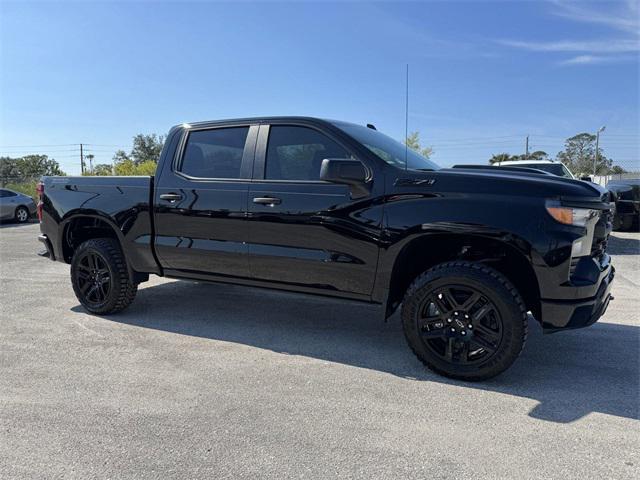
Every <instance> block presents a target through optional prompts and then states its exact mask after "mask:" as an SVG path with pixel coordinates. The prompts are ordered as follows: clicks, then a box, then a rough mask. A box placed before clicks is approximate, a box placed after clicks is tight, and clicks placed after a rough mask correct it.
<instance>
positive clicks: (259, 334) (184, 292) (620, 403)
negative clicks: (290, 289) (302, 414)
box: [74, 281, 640, 423]
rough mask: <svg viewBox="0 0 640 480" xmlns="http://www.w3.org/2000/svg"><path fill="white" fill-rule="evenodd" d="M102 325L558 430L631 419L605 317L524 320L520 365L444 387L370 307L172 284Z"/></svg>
mask: <svg viewBox="0 0 640 480" xmlns="http://www.w3.org/2000/svg"><path fill="white" fill-rule="evenodd" d="M74 309H77V310H78V311H82V310H81V308H80V307H79V306H78V307H74ZM609 315H610V313H609ZM108 318H109V320H111V321H114V322H121V323H124V324H128V325H134V326H138V327H142V328H151V329H157V330H163V331H167V332H173V333H176V334H181V335H192V336H197V337H202V338H208V339H215V340H221V341H225V342H234V343H240V344H244V345H250V346H253V347H257V348H262V349H268V350H271V351H274V352H279V353H282V354H286V355H303V356H306V357H312V358H316V359H321V360H325V361H330V362H336V363H342V364H345V365H351V366H355V367H359V368H366V369H373V370H378V371H381V372H386V373H389V374H392V375H396V376H399V377H403V378H407V379H411V380H414V381H416V380H418V381H427V382H436V383H448V384H456V385H465V386H467V387H469V388H474V389H481V390H488V391H494V392H500V393H505V394H509V395H516V396H520V397H526V398H530V399H534V400H537V401H538V402H539V404H538V405H537V406H536V407H535V408H534V409H533V410H532V411H531V412H530V413H529V416H531V417H533V418H537V419H540V420H547V421H552V422H560V423H566V422H571V421H574V420H577V419H579V418H581V417H583V416H585V415H587V414H589V413H592V412H599V413H605V414H609V415H615V416H619V417H627V418H633V419H639V407H638V398H639V396H638V395H639V391H640V386H639V382H640V368H639V367H640V365H639V356H638V352H639V351H640V328H638V327H636V326H629V325H618V324H611V323H606V316H605V319H604V320H605V321H604V322H601V323H598V324H596V325H594V326H593V327H590V328H588V329H584V330H579V331H569V332H562V333H557V334H553V335H544V336H543V335H542V332H541V329H540V328H539V326H538V324H537V323H536V322H535V321H534V320H530V327H531V328H530V335H529V339H528V341H527V345H526V347H525V350H524V352H523V355H522V356H521V358H519V359H518V361H516V363H515V364H514V365H513V366H512V367H511V368H510V369H509V370H508V371H507V372H505V373H504V374H502V375H501V376H499V377H497V378H495V379H492V380H490V381H487V382H482V383H465V382H459V381H454V380H449V379H446V378H443V377H440V376H438V375H436V374H434V373H432V372H430V371H429V370H427V369H426V368H425V367H423V366H422V364H421V363H420V362H419V361H418V360H417V359H416V358H415V357H414V356H413V354H412V353H411V351H410V350H409V348H408V347H407V345H406V343H405V340H404V337H403V334H402V329H401V326H400V322H399V318H398V314H397V313H396V314H395V315H394V317H393V318H392V319H391V320H390V321H389V322H387V323H384V322H382V320H381V316H380V312H379V310H378V308H376V307H373V306H370V305H367V304H360V303H355V302H346V301H340V300H334V299H329V298H323V297H317V296H311V295H305V296H300V295H296V294H291V293H286V292H272V291H268V290H262V289H250V288H244V287H235V286H230V285H212V284H203V283H193V282H187V281H174V282H168V283H162V284H159V285H155V286H149V287H147V288H143V289H141V291H140V293H139V295H138V298H137V300H136V302H134V304H133V305H132V306H131V307H130V308H129V309H128V310H126V311H125V312H122V313H120V314H118V315H114V316H109V317H108Z"/></svg>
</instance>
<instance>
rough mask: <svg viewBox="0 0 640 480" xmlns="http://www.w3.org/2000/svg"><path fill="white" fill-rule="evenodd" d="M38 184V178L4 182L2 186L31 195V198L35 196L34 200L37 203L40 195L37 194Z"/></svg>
mask: <svg viewBox="0 0 640 480" xmlns="http://www.w3.org/2000/svg"><path fill="white" fill-rule="evenodd" d="M36 185H38V180H27V181H24V182H15V183H13V182H12V183H4V184H3V185H2V188H7V189H9V190H13V191H14V192H19V193H24V194H25V195H29V196H30V197H31V198H33V201H34V202H36V203H37V202H38V197H37V195H36Z"/></svg>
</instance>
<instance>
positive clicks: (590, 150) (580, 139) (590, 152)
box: [556, 133, 613, 175]
mask: <svg viewBox="0 0 640 480" xmlns="http://www.w3.org/2000/svg"><path fill="white" fill-rule="evenodd" d="M595 142H596V136H595V135H592V134H590V133H579V134H577V135H574V136H573V137H571V138H567V139H566V140H565V142H564V150H563V151H561V152H558V155H557V156H556V160H558V161H559V162H562V163H564V164H565V165H566V166H567V167H568V168H569V170H571V171H572V172H573V173H574V174H577V175H581V174H593V173H594V171H593V162H594V160H595V155H596V147H595ZM612 163H613V161H612V160H610V159H608V158H607V157H605V155H604V153H603V152H602V149H601V148H598V164H597V165H596V171H595V173H596V175H603V174H606V173H608V172H609V169H610V168H611V165H612Z"/></svg>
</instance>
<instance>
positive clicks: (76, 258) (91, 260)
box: [71, 238, 138, 314]
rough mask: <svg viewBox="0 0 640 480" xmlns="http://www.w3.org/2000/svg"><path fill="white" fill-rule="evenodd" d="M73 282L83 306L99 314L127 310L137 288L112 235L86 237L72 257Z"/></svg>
mask: <svg viewBox="0 0 640 480" xmlns="http://www.w3.org/2000/svg"><path fill="white" fill-rule="evenodd" d="M71 284H72V285H73V291H74V292H75V294H76V297H77V298H78V300H79V301H80V303H81V304H82V306H83V307H84V308H85V309H86V310H88V311H89V312H91V313H97V314H107V313H115V312H119V311H120V310H123V309H125V308H126V307H128V306H129V304H130V303H131V302H132V301H133V299H134V298H135V296H136V292H137V290H138V285H136V284H135V283H133V282H132V281H131V279H130V278H129V273H128V271H127V264H126V259H125V258H124V255H123V254H122V250H121V249H120V245H118V242H117V241H115V240H114V239H112V238H96V239H92V240H87V241H86V242H84V243H82V244H81V245H80V246H79V247H78V248H77V250H76V252H75V253H74V255H73V259H72V260H71Z"/></svg>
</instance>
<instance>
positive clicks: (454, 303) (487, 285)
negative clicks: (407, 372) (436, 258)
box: [402, 261, 527, 381]
mask: <svg viewBox="0 0 640 480" xmlns="http://www.w3.org/2000/svg"><path fill="white" fill-rule="evenodd" d="M402 323H403V328H404V333H405V336H406V338H407V341H408V342H409V346H410V347H411V349H412V350H413V351H414V353H415V354H416V355H417V356H418V358H419V359H420V360H421V361H422V362H423V363H424V364H425V365H426V366H427V367H428V368H430V369H431V370H433V371H434V372H436V373H439V374H441V375H444V376H447V377H451V378H456V379H461V380H470V381H475V380H486V379H488V378H491V377H494V376H496V375H498V374H500V373H502V372H503V371H505V370H506V369H507V368H509V367H510V366H511V364H512V363H513V362H514V361H515V360H516V358H518V356H519V355H520V352H521V351H522V349H523V347H524V343H525V340H526V337H527V313H526V308H525V306H524V302H523V300H522V297H521V296H520V294H519V293H518V291H517V290H516V288H515V287H514V286H513V284H512V283H511V282H510V281H509V280H508V279H507V278H506V277H505V276H504V275H502V274H501V273H499V272H498V271H496V270H494V269H493V268H490V267H488V266H486V265H484V264H482V263H475V262H464V261H455V262H448V263H443V264H440V265H437V266H435V267H433V268H431V269H429V270H427V271H426V272H424V273H423V274H422V275H420V276H419V277H418V278H417V279H416V280H415V281H414V282H413V284H412V285H411V286H410V287H409V289H408V290H407V293H406V294H405V297H404V301H403V306H402Z"/></svg>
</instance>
